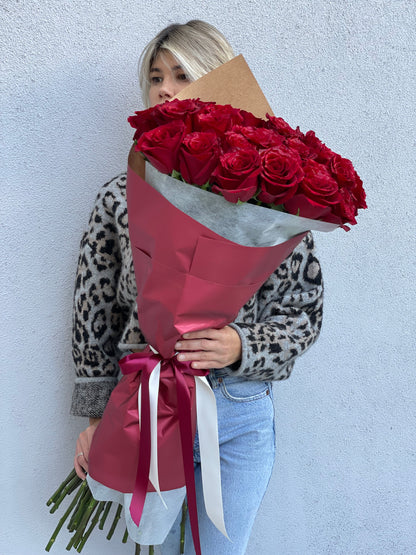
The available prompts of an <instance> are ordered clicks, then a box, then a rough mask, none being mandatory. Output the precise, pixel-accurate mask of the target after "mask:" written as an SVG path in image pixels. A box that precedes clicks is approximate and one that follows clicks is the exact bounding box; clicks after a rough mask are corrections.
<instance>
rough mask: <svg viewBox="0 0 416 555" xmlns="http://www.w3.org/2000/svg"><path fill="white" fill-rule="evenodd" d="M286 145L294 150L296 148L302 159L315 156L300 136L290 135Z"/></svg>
mask: <svg viewBox="0 0 416 555" xmlns="http://www.w3.org/2000/svg"><path fill="white" fill-rule="evenodd" d="M285 145H286V146H288V147H289V148H292V149H293V150H296V151H297V152H298V154H299V156H300V157H301V158H302V160H307V159H308V158H313V157H314V154H313V152H312V150H311V149H310V148H309V147H308V146H307V145H305V143H304V142H303V141H302V139H300V138H298V137H290V138H288V139H286V140H285Z"/></svg>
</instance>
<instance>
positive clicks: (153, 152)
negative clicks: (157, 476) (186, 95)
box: [135, 120, 185, 174]
mask: <svg viewBox="0 0 416 555" xmlns="http://www.w3.org/2000/svg"><path fill="white" fill-rule="evenodd" d="M184 132H185V124H184V123H183V121H180V120H174V121H172V122H170V123H166V124H165V125H160V126H159V127H157V128H156V129H153V130H152V131H148V132H147V133H143V135H142V136H141V137H140V139H139V140H138V141H137V144H136V147H135V150H138V151H140V152H142V153H143V154H144V155H145V156H146V158H147V159H148V160H149V162H150V163H151V164H152V166H154V167H155V168H156V169H157V170H159V171H160V172H162V173H167V174H170V173H172V171H173V170H174V169H175V170H177V169H178V162H177V152H178V149H179V145H180V144H181V142H182V137H183V135H184Z"/></svg>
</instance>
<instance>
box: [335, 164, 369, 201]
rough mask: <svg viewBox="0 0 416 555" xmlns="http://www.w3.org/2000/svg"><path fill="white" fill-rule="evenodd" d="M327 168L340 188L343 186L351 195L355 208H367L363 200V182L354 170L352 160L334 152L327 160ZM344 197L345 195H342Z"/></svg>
mask: <svg viewBox="0 0 416 555" xmlns="http://www.w3.org/2000/svg"><path fill="white" fill-rule="evenodd" d="M329 169H330V171H331V173H332V175H333V176H334V177H335V179H336V180H337V181H338V184H339V185H340V187H341V190H342V189H343V188H344V187H345V188H346V189H347V190H348V192H349V194H350V195H351V197H352V201H353V202H354V205H355V207H356V208H367V204H366V202H365V192H364V189H363V182H362V181H361V179H360V177H359V176H358V174H357V172H356V171H355V170H354V166H353V165H352V162H351V161H350V160H348V159H347V158H343V157H342V156H340V155H339V154H334V156H333V157H332V158H331V160H330V162H329ZM344 197H345V195H344Z"/></svg>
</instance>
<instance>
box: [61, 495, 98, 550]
mask: <svg viewBox="0 0 416 555" xmlns="http://www.w3.org/2000/svg"><path fill="white" fill-rule="evenodd" d="M83 505H84V504H83ZM97 505H98V501H97V500H96V499H94V498H93V497H92V496H91V498H90V500H89V502H88V505H87V507H86V510H85V511H84V512H83V515H82V518H81V520H80V522H79V525H78V526H77V529H76V531H75V534H74V535H73V536H72V538H71V540H70V542H69V543H68V545H67V546H66V550H67V551H69V550H70V549H71V547H75V549H77V547H78V546H79V544H80V542H81V540H82V536H83V534H84V531H85V528H86V526H87V524H88V521H89V520H90V517H91V515H92V513H93V512H94V509H95V507H96V506H97ZM84 506H85V505H84Z"/></svg>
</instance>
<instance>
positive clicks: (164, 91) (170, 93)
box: [159, 79, 179, 100]
mask: <svg viewBox="0 0 416 555" xmlns="http://www.w3.org/2000/svg"><path fill="white" fill-rule="evenodd" d="M177 92H179V91H177V90H176V87H175V83H174V81H173V79H164V80H163V83H162V85H161V87H160V89H159V96H160V98H162V99H164V100H167V99H169V98H173V97H174V96H175V94H176V93H177Z"/></svg>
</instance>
